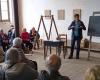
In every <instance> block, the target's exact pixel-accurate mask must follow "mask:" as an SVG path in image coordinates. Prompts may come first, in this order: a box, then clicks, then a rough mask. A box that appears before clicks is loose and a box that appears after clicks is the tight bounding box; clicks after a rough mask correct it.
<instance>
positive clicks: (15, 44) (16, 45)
mask: <svg viewBox="0 0 100 80" xmlns="http://www.w3.org/2000/svg"><path fill="white" fill-rule="evenodd" d="M12 47H13V48H17V50H18V52H19V59H20V62H24V63H27V64H28V65H29V66H30V67H32V68H34V69H35V70H37V62H36V61H32V60H29V59H27V58H26V57H25V54H24V52H23V50H22V39H21V38H19V37H17V38H15V39H14V40H13V46H12Z"/></svg>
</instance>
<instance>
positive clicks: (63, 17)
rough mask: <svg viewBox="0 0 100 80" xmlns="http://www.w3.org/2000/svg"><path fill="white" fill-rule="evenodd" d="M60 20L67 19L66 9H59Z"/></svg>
mask: <svg viewBox="0 0 100 80" xmlns="http://www.w3.org/2000/svg"><path fill="white" fill-rule="evenodd" d="M58 20H65V10H64V9H62V10H58Z"/></svg>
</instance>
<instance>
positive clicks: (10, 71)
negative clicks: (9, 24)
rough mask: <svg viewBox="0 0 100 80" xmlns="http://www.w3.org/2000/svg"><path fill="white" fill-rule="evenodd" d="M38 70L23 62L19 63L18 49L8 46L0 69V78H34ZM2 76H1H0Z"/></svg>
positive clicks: (0, 79) (10, 79)
mask: <svg viewBox="0 0 100 80" xmlns="http://www.w3.org/2000/svg"><path fill="white" fill-rule="evenodd" d="M37 75H38V72H37V71H35V70H34V69H32V68H31V67H29V66H28V65H27V64H25V63H19V55H18V51H17V49H15V48H10V49H9V50H8V51H7V53H6V56H5V63H4V64H3V66H2V69H1V70H0V80H35V79H36V78H37ZM1 76H2V77H1Z"/></svg>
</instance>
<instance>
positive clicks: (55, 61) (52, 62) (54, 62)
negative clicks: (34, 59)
mask: <svg viewBox="0 0 100 80" xmlns="http://www.w3.org/2000/svg"><path fill="white" fill-rule="evenodd" d="M46 66H47V68H48V69H49V70H59V68H60V66H61V59H60V57H58V56H57V55H55V54H51V55H50V56H49V57H47V58H46Z"/></svg>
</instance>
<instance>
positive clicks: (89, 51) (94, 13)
mask: <svg viewBox="0 0 100 80" xmlns="http://www.w3.org/2000/svg"><path fill="white" fill-rule="evenodd" d="M96 14H100V12H93V16H95V15H96ZM92 37H93V36H92V35H90V39H89V48H88V60H90V56H91V55H90V53H91V45H92V44H91V43H92Z"/></svg>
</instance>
